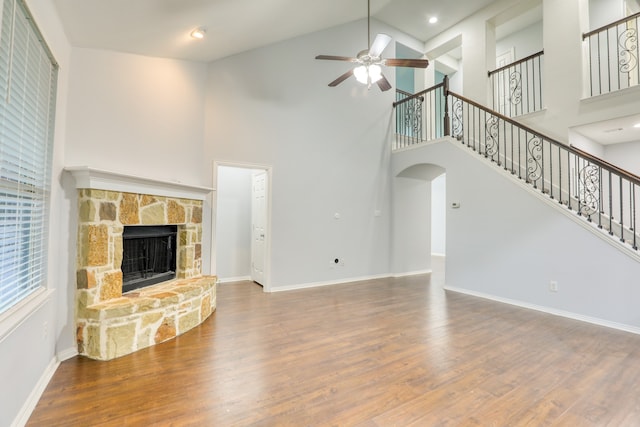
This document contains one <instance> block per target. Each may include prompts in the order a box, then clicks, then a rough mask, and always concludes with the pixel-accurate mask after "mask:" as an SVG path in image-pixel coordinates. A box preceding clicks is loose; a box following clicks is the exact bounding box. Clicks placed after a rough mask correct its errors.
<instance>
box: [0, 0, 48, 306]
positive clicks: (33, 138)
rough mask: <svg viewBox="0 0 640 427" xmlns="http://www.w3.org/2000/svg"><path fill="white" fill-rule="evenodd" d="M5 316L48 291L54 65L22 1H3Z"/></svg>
mask: <svg viewBox="0 0 640 427" xmlns="http://www.w3.org/2000/svg"><path fill="white" fill-rule="evenodd" d="M0 2H1V5H0V13H1V14H2V20H1V21H0V313H2V312H5V311H6V310H8V309H9V308H11V307H12V306H14V305H15V304H16V303H18V302H19V301H21V300H22V299H24V298H25V297H27V296H28V295H29V294H31V293H32V292H34V291H35V290H36V289H38V288H39V287H41V286H45V280H46V263H47V256H46V250H47V234H48V233H47V222H48V204H49V190H50V175H51V153H52V145H53V123H54V112H55V93H56V81H57V68H58V67H57V63H56V62H55V60H54V59H53V56H52V55H51V52H50V51H49V49H48V47H47V46H46V44H45V43H44V41H43V39H42V35H41V34H40V32H39V31H38V29H37V27H36V26H35V23H34V21H33V18H32V17H31V14H30V13H29V11H28V9H27V7H26V5H25V4H24V0H0Z"/></svg>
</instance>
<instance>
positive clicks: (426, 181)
mask: <svg viewBox="0 0 640 427" xmlns="http://www.w3.org/2000/svg"><path fill="white" fill-rule="evenodd" d="M446 213H447V209H446V171H445V169H444V168H442V167H440V166H438V165H434V164H415V165H413V166H410V167H408V168H406V169H404V170H403V171H402V172H400V173H399V174H397V175H396V177H395V179H394V183H393V218H394V219H393V243H392V244H393V253H392V266H393V267H392V268H393V270H394V274H395V275H396V276H404V275H415V274H422V273H427V272H435V271H436V269H435V268H434V267H436V266H437V267H438V268H437V269H438V271H439V272H441V274H442V275H443V272H444V262H445V254H446Z"/></svg>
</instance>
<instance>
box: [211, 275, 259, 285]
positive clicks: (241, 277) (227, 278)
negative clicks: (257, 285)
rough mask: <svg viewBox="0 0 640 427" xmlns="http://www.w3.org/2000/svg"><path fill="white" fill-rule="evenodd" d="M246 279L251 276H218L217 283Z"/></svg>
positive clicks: (249, 278)
mask: <svg viewBox="0 0 640 427" xmlns="http://www.w3.org/2000/svg"><path fill="white" fill-rule="evenodd" d="M247 280H251V276H238V277H225V278H224V279H220V278H218V283H220V284H222V283H230V282H244V281H247Z"/></svg>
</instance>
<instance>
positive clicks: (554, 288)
mask: <svg viewBox="0 0 640 427" xmlns="http://www.w3.org/2000/svg"><path fill="white" fill-rule="evenodd" d="M549 291H551V292H558V282H556V281H555V280H552V281H550V282H549Z"/></svg>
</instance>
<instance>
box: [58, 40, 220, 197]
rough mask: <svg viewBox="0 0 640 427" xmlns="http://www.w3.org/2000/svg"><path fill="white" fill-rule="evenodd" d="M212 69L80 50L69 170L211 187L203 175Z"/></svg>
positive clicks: (74, 70) (72, 95)
mask: <svg viewBox="0 0 640 427" xmlns="http://www.w3.org/2000/svg"><path fill="white" fill-rule="evenodd" d="M205 80H206V66H205V65H203V64H199V63H195V62H188V61H178V60H172V59H163V58H150V57H146V56H140V55H132V54H127V53H117V52H110V51H103V50H94V49H80V48H76V49H74V50H73V54H72V62H71V86H70V90H69V122H68V124H67V127H68V132H67V147H66V159H65V161H66V163H67V165H70V166H74V165H88V166H91V167H94V168H98V169H106V170H111V171H116V172H123V173H129V174H132V175H140V176H144V177H148V178H156V179H160V180H166V181H180V182H183V183H186V184H194V185H210V184H211V178H210V175H208V176H207V175H204V174H203V170H204V161H203V159H202V143H203V133H204V105H205V91H204V88H205Z"/></svg>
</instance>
